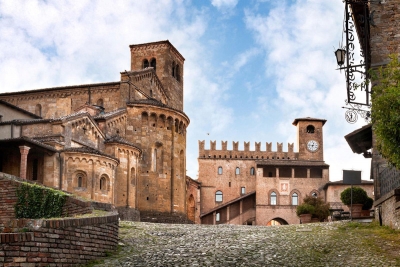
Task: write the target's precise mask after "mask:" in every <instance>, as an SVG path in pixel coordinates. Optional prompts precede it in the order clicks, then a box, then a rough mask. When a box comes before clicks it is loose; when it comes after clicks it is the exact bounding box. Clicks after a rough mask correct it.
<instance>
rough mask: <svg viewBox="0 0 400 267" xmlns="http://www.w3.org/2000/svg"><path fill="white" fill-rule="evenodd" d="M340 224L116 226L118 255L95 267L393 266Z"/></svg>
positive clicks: (147, 224) (123, 224) (392, 263)
mask: <svg viewBox="0 0 400 267" xmlns="http://www.w3.org/2000/svg"><path fill="white" fill-rule="evenodd" d="M341 223H343V222H331V223H315V224H308V225H307V226H305V225H287V226H273V227H265V226H235V225H217V226H210V225H183V224H155V223H143V222H142V223H139V222H121V223H120V227H121V229H120V237H121V240H120V243H121V244H123V245H121V246H120V250H121V251H120V252H119V254H118V255H116V256H114V257H110V258H107V259H106V260H105V261H104V263H102V264H98V265H95V266H146V267H150V266H158V267H160V266H163V267H164V266H174V267H175V266H229V267H231V266H244V267H248V266H341V267H344V266H362V267H364V266H385V267H386V266H396V262H395V261H394V260H393V259H388V258H386V257H384V256H383V255H381V254H380V253H379V252H378V251H373V250H372V249H371V248H370V247H369V246H366V245H365V244H363V243H362V242H361V241H360V238H359V237H358V236H356V235H355V234H353V233H351V232H346V238H340V236H339V235H338V234H337V233H338V231H337V228H338V226H339V225H340V224H341Z"/></svg>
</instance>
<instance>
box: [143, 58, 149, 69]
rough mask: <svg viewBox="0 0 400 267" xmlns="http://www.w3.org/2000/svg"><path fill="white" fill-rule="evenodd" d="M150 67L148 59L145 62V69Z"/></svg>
mask: <svg viewBox="0 0 400 267" xmlns="http://www.w3.org/2000/svg"><path fill="white" fill-rule="evenodd" d="M148 67H149V61H148V60H147V59H145V60H143V69H145V68H148Z"/></svg>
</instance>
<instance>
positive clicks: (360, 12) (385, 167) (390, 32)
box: [345, 0, 400, 229]
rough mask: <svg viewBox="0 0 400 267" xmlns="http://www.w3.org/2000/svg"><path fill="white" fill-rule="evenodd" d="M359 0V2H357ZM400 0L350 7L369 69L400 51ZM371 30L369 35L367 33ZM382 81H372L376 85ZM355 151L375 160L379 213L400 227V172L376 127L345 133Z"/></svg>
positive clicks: (382, 219) (373, 173) (384, 220)
mask: <svg viewBox="0 0 400 267" xmlns="http://www.w3.org/2000/svg"><path fill="white" fill-rule="evenodd" d="M357 2H358V3H357ZM399 6H400V0H382V1H353V3H352V4H351V5H350V9H351V11H352V13H353V14H354V15H353V17H355V18H364V19H362V20H360V19H359V20H356V21H354V25H355V28H356V32H357V35H358V39H359V40H365V38H367V40H366V42H362V41H360V45H361V49H362V54H363V55H364V56H365V62H366V66H367V68H372V69H376V68H379V67H381V66H382V67H384V66H385V65H386V64H388V63H389V55H390V54H397V56H398V55H399V53H400V38H399V37H400V30H399V29H400V28H399V26H400V20H399V19H398V16H399ZM365 28H366V29H367V33H368V35H365V34H363V33H364V32H365V31H364V29H365ZM376 82H379V81H372V84H374V83H376ZM372 102H373V99H372ZM345 138H346V140H347V142H348V143H349V145H350V147H351V149H352V150H353V152H354V153H358V154H363V155H364V157H366V158H372V161H371V179H373V180H374V190H375V192H374V199H375V202H374V207H375V216H376V219H377V220H378V221H380V223H381V224H383V225H388V226H390V227H392V228H395V229H400V171H399V170H397V169H395V168H393V167H391V166H390V165H389V164H388V163H387V161H386V160H385V159H384V158H383V157H382V156H381V155H380V154H379V152H378V150H377V149H376V142H375V137H374V134H373V127H372V126H371V125H366V126H364V127H362V128H360V129H357V130H355V131H353V132H352V133H349V134H348V135H346V136H345Z"/></svg>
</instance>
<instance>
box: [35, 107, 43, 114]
mask: <svg viewBox="0 0 400 267" xmlns="http://www.w3.org/2000/svg"><path fill="white" fill-rule="evenodd" d="M35 115H37V116H40V117H42V106H41V105H40V104H37V105H36V106H35Z"/></svg>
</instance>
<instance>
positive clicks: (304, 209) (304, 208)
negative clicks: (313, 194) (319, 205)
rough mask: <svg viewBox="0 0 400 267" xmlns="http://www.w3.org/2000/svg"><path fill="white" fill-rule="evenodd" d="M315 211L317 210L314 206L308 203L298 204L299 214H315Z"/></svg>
mask: <svg viewBox="0 0 400 267" xmlns="http://www.w3.org/2000/svg"><path fill="white" fill-rule="evenodd" d="M314 212H315V208H314V206H312V205H310V204H307V203H303V204H301V205H298V206H297V208H296V214H297V216H300V215H302V214H313V213H314Z"/></svg>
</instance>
